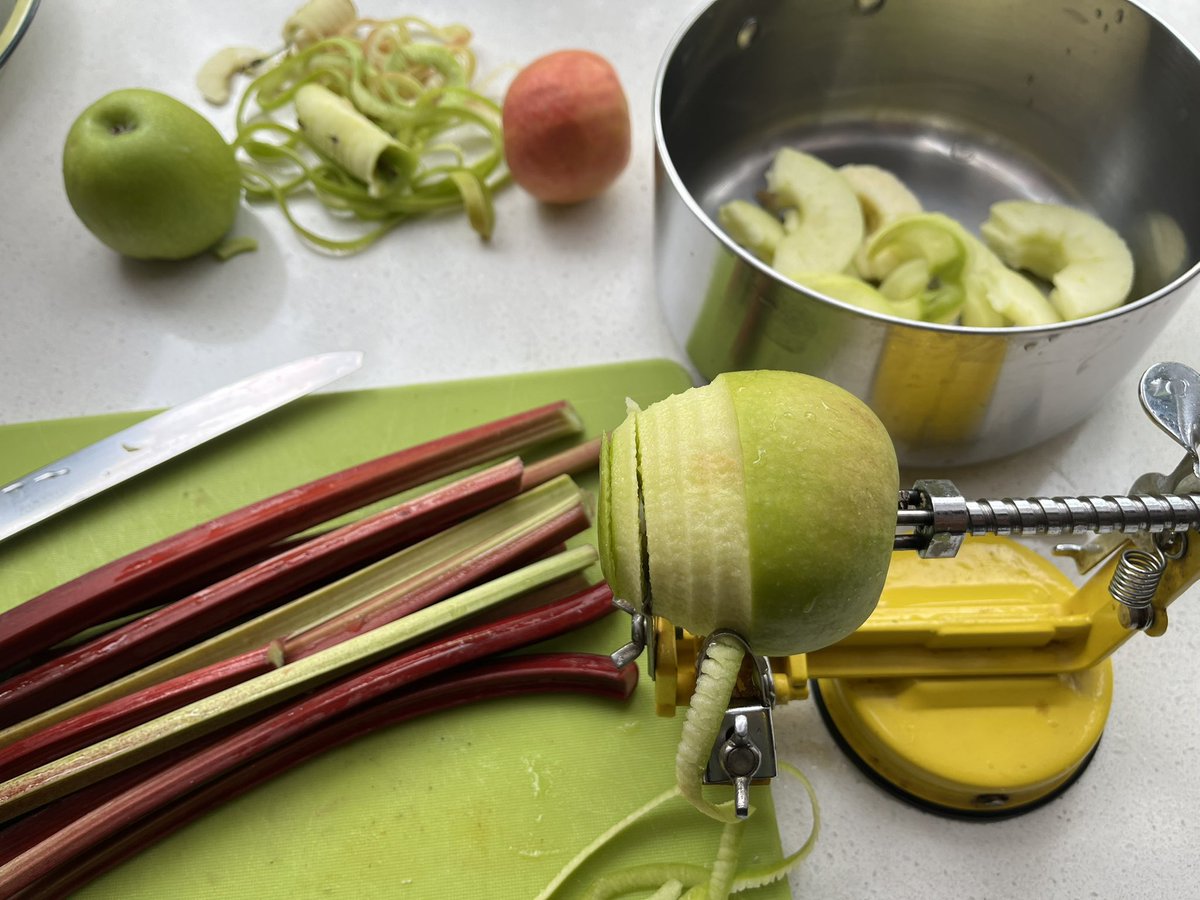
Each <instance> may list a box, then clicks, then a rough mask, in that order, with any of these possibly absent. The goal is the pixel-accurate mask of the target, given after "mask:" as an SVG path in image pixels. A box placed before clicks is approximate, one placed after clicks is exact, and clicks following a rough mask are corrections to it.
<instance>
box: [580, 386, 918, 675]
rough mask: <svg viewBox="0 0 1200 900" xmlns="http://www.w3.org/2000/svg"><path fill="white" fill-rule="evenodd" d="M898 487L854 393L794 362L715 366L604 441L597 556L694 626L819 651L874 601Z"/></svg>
mask: <svg viewBox="0 0 1200 900" xmlns="http://www.w3.org/2000/svg"><path fill="white" fill-rule="evenodd" d="M898 482H899V474H898V470H897V465H896V454H895V450H894V449H893V447H892V442H891V439H890V438H889V437H888V434H887V432H886V431H885V430H884V427H883V425H881V424H880V422H879V420H878V419H877V418H876V417H875V415H874V413H872V412H871V410H870V409H868V408H867V406H866V405H865V404H864V403H863V402H862V401H860V400H858V399H857V398H856V397H854V396H852V395H851V394H849V393H847V392H846V391H844V390H842V389H841V388H839V387H836V386H834V385H832V384H829V383H828V382H825V381H821V380H820V379H817V378H812V377H810V376H807V375H800V374H797V373H794V372H774V371H751V372H733V373H726V374H722V375H719V376H717V378H715V379H714V380H713V382H712V383H711V384H708V385H706V386H704V387H701V388H693V389H691V390H689V391H685V392H684V393H682V394H676V395H674V396H672V397H668V398H667V399H666V400H663V401H660V402H659V403H655V404H653V405H652V406H650V407H648V408H646V409H645V410H634V411H632V412H631V413H630V414H629V416H628V417H627V418H626V420H625V422H624V423H622V424H621V426H620V427H618V428H617V429H615V430H614V431H613V433H612V434H611V435H610V436H609V437H608V441H607V445H606V447H605V448H604V453H603V455H602V457H601V476H600V508H599V510H600V516H599V519H600V521H599V525H598V532H599V540H600V563H601V567H602V568H603V570H604V574H605V577H606V578H608V580H609V583H610V585H611V586H612V588H613V591H614V593H615V594H616V595H617V596H618V597H622V598H623V599H626V600H629V601H631V602H633V603H635V604H642V603H645V602H647V601H648V602H649V603H650V605H651V607H652V611H653V612H654V613H655V614H656V615H660V616H663V617H664V618H666V619H668V620H670V622H671V623H672V624H673V625H676V626H678V627H681V628H686V629H688V630H689V631H691V632H693V633H695V634H701V635H704V634H711V633H712V632H713V631H716V630H720V629H730V630H732V631H736V632H737V633H738V634H740V635H741V636H742V637H743V638H745V639H746V640H747V641H748V643H749V644H750V647H751V648H752V649H753V651H754V652H755V653H760V654H766V655H770V656H777V655H789V654H793V653H805V652H808V651H810V650H816V649H819V648H821V647H824V646H827V645H829V644H832V643H834V642H835V641H838V640H840V639H842V638H843V637H846V636H847V635H849V634H850V633H851V632H852V631H854V630H855V629H856V628H858V626H859V625H861V624H862V623H863V622H864V621H865V620H866V618H867V617H868V616H869V615H870V614H871V612H872V610H874V608H875V604H876V603H877V602H878V600H879V594H880V592H881V591H882V589H883V583H884V579H885V577H886V575H887V570H888V565H889V563H890V562H891V554H892V544H893V543H894V540H895V531H896V496H897V490H898Z"/></svg>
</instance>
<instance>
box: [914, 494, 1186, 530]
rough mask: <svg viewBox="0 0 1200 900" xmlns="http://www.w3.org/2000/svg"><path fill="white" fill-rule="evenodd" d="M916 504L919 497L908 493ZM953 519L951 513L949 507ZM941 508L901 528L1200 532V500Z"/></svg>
mask: <svg viewBox="0 0 1200 900" xmlns="http://www.w3.org/2000/svg"><path fill="white" fill-rule="evenodd" d="M902 494H903V496H902V497H901V501H902V502H912V501H913V500H914V499H915V497H914V494H915V492H909V491H906V492H902ZM945 508H946V509H947V513H948V511H949V509H950V507H949V506H948V507H945ZM947 513H943V511H942V509H940V508H939V505H938V504H933V505H931V506H925V507H922V508H917V509H913V508H901V509H899V510H898V511H897V515H896V524H897V525H898V526H913V527H916V528H933V530H934V531H938V532H949V533H952V534H972V535H981V534H1016V535H1024V534H1073V533H1080V532H1092V533H1096V534H1109V533H1112V532H1119V533H1122V534H1131V533H1134V532H1138V531H1148V532H1150V533H1152V534H1157V533H1159V532H1164V531H1174V532H1183V531H1187V530H1188V529H1191V528H1200V494H1153V495H1151V494H1144V495H1136V496H1128V497H1125V496H1117V497H1113V496H1106V497H1031V498H1029V499H1025V500H1014V499H1011V498H1007V497H1006V498H1004V499H1003V500H961V498H960V499H959V501H958V503H955V504H953V515H949V514H947Z"/></svg>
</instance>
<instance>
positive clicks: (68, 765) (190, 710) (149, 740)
mask: <svg viewBox="0 0 1200 900" xmlns="http://www.w3.org/2000/svg"><path fill="white" fill-rule="evenodd" d="M595 558H596V552H595V550H594V549H593V548H592V547H591V546H590V545H585V546H582V547H579V548H576V549H574V550H568V551H567V552H566V553H562V554H559V555H558V556H555V557H551V558H550V559H546V560H541V561H539V562H536V563H533V564H532V565H529V566H526V567H525V568H523V569H520V570H518V571H516V572H512V573H509V574H508V575H502V576H501V577H499V578H497V579H495V580H493V581H490V582H488V583H486V584H483V585H480V586H478V587H475V588H472V589H471V590H469V591H465V592H463V593H461V594H458V595H457V596H455V597H451V598H449V599H447V600H443V601H442V602H441V603H439V604H438V605H437V606H434V607H429V608H426V609H422V610H418V611H417V612H414V613H412V614H411V615H408V616H406V617H405V618H403V619H400V620H398V621H395V622H390V623H388V624H387V625H383V626H381V627H379V628H376V629H375V630H373V631H369V632H367V633H366V634H361V635H359V636H358V637H354V638H351V639H349V640H346V641H343V642H342V643H340V644H337V645H335V646H332V647H329V648H328V649H325V650H322V651H320V652H319V653H315V654H313V655H312V656H307V657H304V658H303V659H299V660H296V661H295V662H293V663H289V664H288V665H285V666H283V667H282V668H278V669H274V670H272V671H270V672H267V673H265V674H262V675H259V676H257V677H255V678H252V679H250V680H249V681H245V682H242V683H241V684H237V685H234V686H233V687H230V688H226V689H225V690H223V691H220V692H218V693H216V694H213V695H211V696H208V697H205V698H203V699H201V700H197V701H195V702H193V703H190V704H188V705H187V706H184V707H182V708H180V709H177V710H174V711H173V712H170V713H168V714H167V715H165V716H160V717H159V718H157V719H153V720H151V721H149V722H146V723H145V724H142V725H138V726H136V727H134V728H131V729H129V730H128V731H125V732H122V733H121V734H118V735H114V736H113V737H110V738H106V739H105V740H102V741H98V742H96V743H94V744H91V745H90V746H88V747H85V748H83V749H81V750H77V751H75V752H74V753H71V754H69V755H68V756H65V757H63V758H61V759H58V760H55V761H54V762H52V763H48V764H47V765H44V766H41V767H39V768H37V769H34V770H33V771H31V772H27V773H25V774H23V775H19V776H17V777H16V778H13V779H10V780H9V781H6V782H4V783H3V784H0V822H6V821H9V820H11V819H12V818H14V817H15V816H18V815H21V814H22V813H24V812H28V811H29V810H31V809H35V808H37V807H38V806H41V805H42V804H44V803H47V802H49V801H51V800H53V799H55V798H56V797H61V796H63V795H64V794H68V793H70V792H71V791H74V790H78V789H79V788H80V787H84V786H86V785H88V784H92V783H94V782H96V781H98V780H100V779H101V778H104V777H106V776H108V775H112V774H114V773H116V772H119V771H122V770H124V769H126V768H129V767H130V766H132V765H136V764H137V763H138V762H140V761H142V760H145V759H149V758H151V757H153V756H155V755H157V754H158V753H162V752H165V751H166V750H170V749H171V748H172V747H177V746H179V745H181V744H183V743H185V742H186V741H188V740H191V739H193V738H196V737H199V736H200V735H203V734H207V733H209V732H211V731H213V730H215V729H217V728H220V727H222V726H224V725H226V724H229V723H230V722H234V721H237V720H238V719H241V718H244V717H246V716H248V715H251V714H253V713H254V712H257V711H259V710H262V709H265V708H267V707H269V706H271V705H273V704H275V703H279V702H282V701H284V700H286V699H288V698H289V697H293V696H295V695H296V694H298V693H300V692H302V691H305V690H309V689H311V688H313V687H315V686H317V685H319V684H322V683H324V682H327V681H329V680H331V679H333V678H337V677H338V676H340V675H344V674H346V673H347V672H350V671H353V670H354V669H356V668H360V667H362V666H365V665H369V664H370V663H372V662H375V661H377V660H379V659H380V658H382V657H385V656H387V655H388V654H391V653H395V652H396V651H397V650H398V649H400V648H402V647H407V646H410V645H411V644H412V643H413V642H415V641H416V640H418V639H420V638H422V637H425V636H427V635H430V634H432V633H434V632H435V631H441V630H444V629H445V628H446V627H447V626H449V625H451V624H453V623H454V622H457V621H459V620H461V619H464V618H466V617H468V616H471V615H474V614H476V613H479V612H482V611H483V610H485V609H488V608H491V607H494V606H496V605H498V604H500V603H503V602H505V601H506V600H509V599H511V598H512V597H514V596H518V595H520V594H522V593H525V592H526V591H529V590H532V589H534V588H537V587H540V586H541V585H543V584H546V583H548V582H551V581H555V580H557V579H558V578H561V577H563V576H565V575H566V574H569V573H571V572H575V571H578V569H579V566H580V564H581V562H582V563H583V564H585V565H586V564H587V563H589V562H592V561H594V560H595ZM486 629H487V630H488V631H491V630H495V631H496V633H497V635H498V636H499V635H501V634H502V633H503V631H502V629H501V628H500V627H499V625H498V624H494V625H488V626H486ZM493 640H501V639H500V638H499V637H496V638H493ZM501 642H502V640H501ZM476 643H477V644H478V645H479V646H481V647H482V646H487V645H489V643H490V642H489V641H488V640H484V639H480V640H478V641H476ZM443 652H444V651H443Z"/></svg>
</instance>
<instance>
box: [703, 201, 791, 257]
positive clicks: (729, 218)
mask: <svg viewBox="0 0 1200 900" xmlns="http://www.w3.org/2000/svg"><path fill="white" fill-rule="evenodd" d="M717 221H718V222H719V223H720V224H721V227H722V228H724V229H725V233H726V234H728V235H729V236H730V237H731V238H733V239H734V241H736V242H737V243H738V244H740V245H741V246H743V247H745V248H746V249H747V250H749V251H750V252H751V253H753V254H754V255H755V256H757V257H758V258H759V259H761V260H762V261H763V262H767V263H769V262H770V261H771V260H772V259H773V258H774V256H775V247H776V246H777V245H778V244H779V239H780V238H782V237H783V223H782V222H780V221H779V219H777V218H775V216H773V215H772V214H771V213H769V212H767V211H766V210H765V209H763V208H762V207H761V206H758V205H756V204H754V203H750V202H748V201H746V200H731V201H730V202H728V203H726V204H724V205H723V206H722V207H721V208H720V209H719V210H717Z"/></svg>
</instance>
